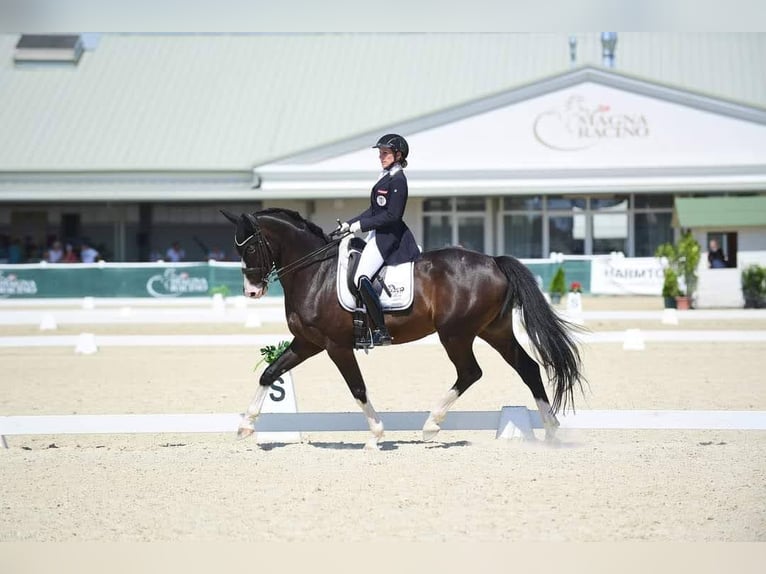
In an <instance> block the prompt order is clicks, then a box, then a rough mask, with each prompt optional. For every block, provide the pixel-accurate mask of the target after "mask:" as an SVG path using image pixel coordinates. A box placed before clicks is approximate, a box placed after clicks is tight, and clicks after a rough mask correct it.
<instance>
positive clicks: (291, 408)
mask: <svg viewBox="0 0 766 574" xmlns="http://www.w3.org/2000/svg"><path fill="white" fill-rule="evenodd" d="M297 412H298V402H297V400H296V398H295V387H294V385H293V379H292V376H291V375H290V372H289V371H288V372H286V373H285V374H284V375H282V376H281V377H279V378H278V379H277V380H276V381H274V383H273V384H272V385H271V388H270V389H269V392H268V394H267V395H266V401H265V402H264V403H263V409H262V410H261V413H262V414H265V413H297ZM256 428H258V427H257V425H256ZM256 437H257V440H258V443H259V444H260V443H268V442H301V433H300V431H297V430H290V431H284V432H261V431H258V434H257V435H256Z"/></svg>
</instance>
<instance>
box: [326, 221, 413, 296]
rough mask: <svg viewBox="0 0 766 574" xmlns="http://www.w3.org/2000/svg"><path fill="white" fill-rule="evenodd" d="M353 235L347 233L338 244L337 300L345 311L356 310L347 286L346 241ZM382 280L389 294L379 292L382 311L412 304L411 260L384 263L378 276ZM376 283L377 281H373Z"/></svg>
mask: <svg viewBox="0 0 766 574" xmlns="http://www.w3.org/2000/svg"><path fill="white" fill-rule="evenodd" d="M352 237H353V235H347V236H346V237H344V238H343V240H342V241H341V242H340V244H339V245H338V279H337V281H338V285H337V291H338V302H339V303H340V305H341V307H343V308H344V309H345V310H346V311H355V310H356V298H355V297H354V294H352V293H351V291H349V288H348V243H349V241H351V238H352ZM384 272H385V276H384V280H383V282H384V283H385V284H386V287H387V288H388V290H389V291H390V293H391V295H390V296H389V295H388V293H386V292H385V291H383V292H381V293H380V303H381V305H382V306H383V310H384V311H401V310H403V309H407V308H408V307H409V306H410V305H412V300H413V299H414V297H415V289H414V288H413V286H414V273H415V264H414V263H413V262H412V261H409V262H407V263H400V264H399V265H386V266H384V267H383V269H381V271H380V273H379V274H378V276H383V273H384ZM375 285H377V281H376V282H375Z"/></svg>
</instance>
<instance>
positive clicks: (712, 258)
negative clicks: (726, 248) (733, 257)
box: [707, 239, 728, 269]
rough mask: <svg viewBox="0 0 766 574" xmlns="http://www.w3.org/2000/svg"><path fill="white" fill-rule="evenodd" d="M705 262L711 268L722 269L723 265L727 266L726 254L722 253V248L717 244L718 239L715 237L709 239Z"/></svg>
mask: <svg viewBox="0 0 766 574" xmlns="http://www.w3.org/2000/svg"><path fill="white" fill-rule="evenodd" d="M707 262H708V266H709V267H710V268H711V269H723V268H724V267H728V263H727V262H726V256H725V255H724V254H723V249H721V248H720V247H719V246H718V241H716V240H715V239H711V240H710V243H709V249H708V252H707Z"/></svg>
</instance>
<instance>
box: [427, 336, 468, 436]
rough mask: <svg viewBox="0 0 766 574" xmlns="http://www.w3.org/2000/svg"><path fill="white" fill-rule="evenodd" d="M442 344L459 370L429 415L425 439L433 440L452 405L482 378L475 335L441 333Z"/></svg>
mask: <svg viewBox="0 0 766 574" xmlns="http://www.w3.org/2000/svg"><path fill="white" fill-rule="evenodd" d="M440 339H441V342H442V345H444V348H445V349H446V350H447V355H448V356H449V358H450V360H451V361H452V363H453V364H454V365H455V369H456V370H457V380H456V381H455V384H454V385H452V387H451V388H450V390H449V391H448V392H447V394H446V395H444V398H442V400H441V401H440V402H439V404H438V405H436V407H434V409H433V410H432V411H431V414H429V415H428V419H426V423H425V424H424V425H423V440H426V441H429V440H433V439H434V438H435V437H436V435H437V434H438V433H439V431H440V430H441V426H440V425H441V423H442V421H443V420H444V418H445V417H446V416H447V412H448V411H449V409H450V407H452V405H453V404H455V401H457V400H458V398H459V397H460V395H462V394H463V393H464V392H465V391H466V390H467V389H468V387H470V386H471V385H472V384H473V383H475V382H476V381H478V380H479V379H480V378H481V374H482V373H481V367H479V363H478V362H477V361H476V357H475V356H474V354H473V348H472V347H473V337H472V336H471V337H466V336H460V337H443V336H441V334H440Z"/></svg>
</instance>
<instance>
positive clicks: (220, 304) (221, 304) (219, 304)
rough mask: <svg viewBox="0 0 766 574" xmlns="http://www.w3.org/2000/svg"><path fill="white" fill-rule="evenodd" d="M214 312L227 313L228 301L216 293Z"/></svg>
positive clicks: (213, 302) (214, 296)
mask: <svg viewBox="0 0 766 574" xmlns="http://www.w3.org/2000/svg"><path fill="white" fill-rule="evenodd" d="M212 304H213V311H215V312H216V313H223V312H224V311H226V300H225V299H224V298H223V295H221V294H220V293H215V294H214V295H213V301H212Z"/></svg>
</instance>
